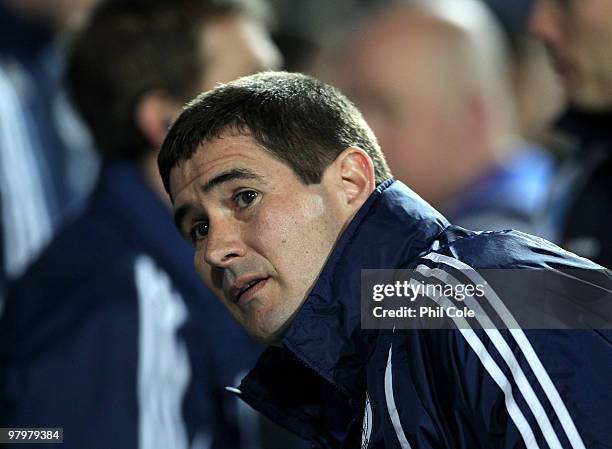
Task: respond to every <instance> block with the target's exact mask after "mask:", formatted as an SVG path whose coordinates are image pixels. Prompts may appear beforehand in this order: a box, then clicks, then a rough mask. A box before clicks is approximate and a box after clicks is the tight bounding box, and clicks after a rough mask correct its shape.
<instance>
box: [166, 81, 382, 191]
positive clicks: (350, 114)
mask: <svg viewBox="0 0 612 449" xmlns="http://www.w3.org/2000/svg"><path fill="white" fill-rule="evenodd" d="M224 132H232V133H236V134H245V135H250V136H252V137H253V139H255V141H257V143H259V144H260V145H261V146H262V147H263V148H264V149H265V150H267V151H269V152H270V153H271V154H272V155H273V156H275V157H276V158H277V159H279V160H280V161H281V162H283V163H285V164H287V165H288V166H289V167H291V169H292V170H293V171H294V172H295V174H296V175H297V176H298V177H299V178H300V179H301V180H302V181H303V182H304V183H305V184H315V183H319V182H320V181H321V177H322V175H323V172H324V170H325V168H327V166H329V164H331V163H332V162H333V161H334V160H335V159H336V157H338V155H339V154H340V153H341V152H342V151H343V150H345V149H346V148H347V147H349V146H357V147H359V148H361V149H363V150H364V151H365V152H366V153H367V154H368V155H369V156H370V158H371V159H372V161H373V163H374V172H375V173H374V174H375V178H376V182H377V183H381V182H382V181H384V180H385V179H387V178H389V177H390V176H391V173H390V171H389V168H388V166H387V163H386V162H385V158H384V156H383V154H382V152H381V150H380V146H379V145H378V142H377V141H376V137H375V136H374V133H373V132H372V130H371V129H370V127H369V126H368V125H367V123H366V122H365V120H364V119H363V117H362V115H361V113H360V112H359V111H358V110H357V108H356V107H355V106H354V105H353V104H352V103H351V102H350V101H349V100H348V99H347V98H346V97H345V96H344V95H342V94H341V93H340V92H339V91H338V90H337V89H336V88H334V87H332V86H330V85H328V84H325V83H323V82H321V81H319V80H316V79H314V78H312V77H309V76H306V75H302V74H297V73H287V72H263V73H258V74H255V75H251V76H246V77H243V78H239V79H237V80H236V81H233V82H231V83H228V84H224V85H221V86H219V87H217V88H215V89H213V90H210V91H208V92H205V93H203V94H201V95H200V96H198V97H197V98H196V99H195V100H193V101H192V102H191V103H189V104H188V105H187V106H186V108H185V109H184V111H183V112H182V114H181V115H180V116H179V118H178V119H177V120H176V122H175V123H174V124H173V125H172V127H171V128H170V131H169V132H168V134H167V136H166V139H165V140H164V143H163V144H162V148H161V151H160V153H159V156H158V164H159V171H160V174H161V176H162V180H163V182H164V186H165V188H166V191H168V193H170V171H171V170H172V169H173V168H174V167H175V166H176V165H178V164H179V163H181V162H182V161H186V160H189V159H190V158H191V157H192V156H193V154H194V153H195V151H196V150H197V148H198V147H199V146H200V144H202V143H204V142H206V141H209V140H211V139H213V138H215V137H219V136H221V134H223V133H224Z"/></svg>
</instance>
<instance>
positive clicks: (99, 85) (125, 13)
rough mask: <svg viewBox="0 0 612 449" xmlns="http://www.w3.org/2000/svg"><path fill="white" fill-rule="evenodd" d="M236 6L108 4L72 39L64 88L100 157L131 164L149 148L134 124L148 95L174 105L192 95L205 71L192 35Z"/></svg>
mask: <svg viewBox="0 0 612 449" xmlns="http://www.w3.org/2000/svg"><path fill="white" fill-rule="evenodd" d="M242 12H243V9H242V7H241V5H240V4H239V3H238V2H235V1H234V2H229V1H228V2H223V1H213V0H208V1H207V0H147V1H139V0H110V1H104V2H102V3H100V4H99V5H98V7H97V8H95V9H94V11H93V12H92V14H91V16H90V17H89V20H88V22H87V23H86V24H85V25H84V27H83V28H82V29H80V30H79V31H78V32H77V33H76V34H75V36H74V37H73V40H72V43H71V45H70V48H69V52H68V60H67V66H66V73H65V78H66V79H65V81H66V84H67V86H66V87H67V90H68V92H69V94H70V96H71V98H72V101H73V103H74V104H75V106H76V108H77V110H78V111H79V113H80V114H81V116H82V117H83V119H84V120H85V122H86V123H87V125H88V127H89V129H90V130H91V132H92V134H93V137H94V140H95V143H96V147H97V149H98V151H99V152H100V153H101V154H103V155H108V156H113V157H118V158H122V159H129V160H138V159H140V158H141V156H143V155H144V154H147V153H148V152H150V151H151V148H150V143H149V142H148V141H147V140H146V139H145V137H144V136H143V135H142V133H141V131H140V129H139V128H138V126H137V125H136V123H135V121H134V110H135V107H136V105H137V104H138V101H139V99H140V98H141V97H142V95H144V94H145V93H147V92H150V91H153V90H160V91H162V92H164V93H166V94H168V95H169V96H171V97H173V98H176V99H177V100H179V101H180V102H185V101H187V100H188V99H189V98H191V97H193V95H195V93H196V92H197V85H198V80H199V79H201V75H202V73H203V70H205V61H202V60H201V58H199V57H198V56H199V53H198V50H199V44H198V36H199V34H200V31H201V30H202V29H203V28H202V27H203V26H204V25H205V24H206V22H207V21H208V20H212V19H214V18H216V17H217V16H220V15H226V14H234V13H242Z"/></svg>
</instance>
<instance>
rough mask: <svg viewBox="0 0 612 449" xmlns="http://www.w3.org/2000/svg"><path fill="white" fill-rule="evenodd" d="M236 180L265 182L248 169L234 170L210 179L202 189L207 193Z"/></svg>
mask: <svg viewBox="0 0 612 449" xmlns="http://www.w3.org/2000/svg"><path fill="white" fill-rule="evenodd" d="M236 179H257V180H259V181H262V180H263V178H262V177H261V176H260V175H258V174H257V173H255V172H254V171H252V170H249V169H247V168H232V169H230V170H227V171H224V172H221V173H219V174H218V175H217V176H215V177H214V178H212V179H210V180H209V181H208V182H207V183H206V184H204V186H203V187H202V191H203V192H204V193H207V192H209V191H210V190H211V189H212V188H213V187H216V186H218V185H220V184H223V183H225V182H230V181H234V180H236ZM179 210H180V208H179Z"/></svg>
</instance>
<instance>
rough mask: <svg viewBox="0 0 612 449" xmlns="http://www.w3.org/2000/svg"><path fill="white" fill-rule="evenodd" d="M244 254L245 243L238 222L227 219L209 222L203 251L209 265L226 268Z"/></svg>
mask: <svg viewBox="0 0 612 449" xmlns="http://www.w3.org/2000/svg"><path fill="white" fill-rule="evenodd" d="M245 254H246V245H245V243H244V240H243V238H242V231H241V227H240V225H239V224H237V223H230V222H227V221H222V222H217V223H214V224H213V223H211V225H210V228H209V231H208V238H207V242H206V251H205V253H204V258H205V260H206V262H207V263H208V264H209V265H211V266H213V267H218V268H227V267H228V266H230V265H231V264H232V263H233V262H234V261H236V260H237V259H240V258H241V257H244V255H245Z"/></svg>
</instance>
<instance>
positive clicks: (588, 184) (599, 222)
mask: <svg viewBox="0 0 612 449" xmlns="http://www.w3.org/2000/svg"><path fill="white" fill-rule="evenodd" d="M530 30H531V32H532V34H533V35H534V36H535V37H537V38H539V39H540V40H541V41H542V42H544V44H545V46H546V49H547V50H548V53H549V56H550V59H551V61H552V65H553V67H554V68H555V70H556V72H557V74H558V78H559V80H560V81H561V84H562V85H563V87H564V88H565V91H566V93H567V97H568V100H569V107H568V110H567V111H566V113H565V114H564V116H563V117H562V119H561V120H560V122H559V123H558V125H559V126H558V128H559V130H561V131H562V132H564V133H565V134H566V135H568V136H571V137H573V138H574V139H575V142H576V146H577V148H578V151H577V152H576V155H575V157H574V158H573V159H572V160H571V161H570V162H569V163H568V165H567V166H566V169H565V170H564V175H565V176H564V179H563V180H562V181H561V183H560V187H559V189H558V194H557V195H556V196H555V198H554V204H553V210H554V218H555V224H556V227H557V229H558V231H559V233H560V241H561V244H562V245H563V246H564V247H565V248H566V249H569V250H570V251H573V252H576V253H577V254H580V255H582V256H584V257H588V258H590V259H592V260H594V261H596V262H597V263H599V264H601V265H604V266H606V267H611V266H612V234H611V233H610V221H611V219H612V57H611V55H612V2H611V1H610V0H564V1H562V0H536V1H535V5H534V8H533V10H532V15H531V22H530Z"/></svg>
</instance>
